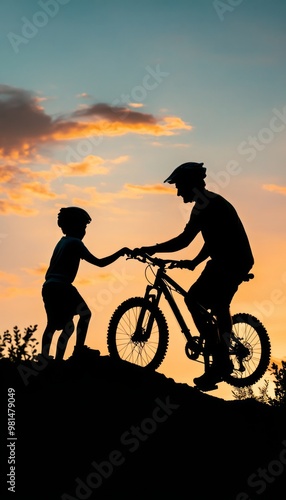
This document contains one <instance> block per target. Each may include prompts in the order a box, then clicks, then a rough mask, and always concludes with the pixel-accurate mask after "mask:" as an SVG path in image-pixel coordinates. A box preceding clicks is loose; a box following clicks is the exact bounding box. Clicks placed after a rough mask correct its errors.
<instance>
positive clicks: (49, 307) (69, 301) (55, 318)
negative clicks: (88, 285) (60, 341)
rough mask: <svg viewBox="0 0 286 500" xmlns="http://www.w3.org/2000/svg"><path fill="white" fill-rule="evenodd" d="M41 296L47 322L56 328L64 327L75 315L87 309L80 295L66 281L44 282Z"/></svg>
mask: <svg viewBox="0 0 286 500" xmlns="http://www.w3.org/2000/svg"><path fill="white" fill-rule="evenodd" d="M42 297H43V301H44V306H45V310H46V313H47V318H48V323H49V324H50V325H51V326H53V327H54V328H55V329H56V330H62V329H63V328H65V326H67V325H68V323H69V322H70V321H72V319H73V317H74V316H75V315H77V314H79V313H81V314H82V312H83V311H84V310H87V311H88V306H87V304H86V303H85V301H84V300H83V298H82V296H81V295H80V294H79V292H78V291H77V289H76V288H75V287H74V286H73V285H71V284H68V283H67V284H66V283H55V282H50V283H44V285H43V288H42Z"/></svg>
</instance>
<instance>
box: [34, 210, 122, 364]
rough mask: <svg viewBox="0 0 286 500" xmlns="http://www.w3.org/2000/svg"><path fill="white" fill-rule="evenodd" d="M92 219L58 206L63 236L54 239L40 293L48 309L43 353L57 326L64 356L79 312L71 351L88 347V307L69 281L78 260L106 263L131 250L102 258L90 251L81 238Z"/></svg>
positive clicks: (58, 354)
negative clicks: (86, 345)
mask: <svg viewBox="0 0 286 500" xmlns="http://www.w3.org/2000/svg"><path fill="white" fill-rule="evenodd" d="M90 222H91V218H90V216H89V214H88V213H87V212H86V211H85V210H83V209H82V208H78V207H67V208H61V210H60V212H59V214H58V226H59V227H60V228H61V230H62V232H63V233H64V235H65V236H63V237H62V238H61V239H60V241H59V242H58V243H57V245H56V247H55V249H54V252H53V255H52V258H51V261H50V265H49V268H48V270H47V273H46V276H45V282H44V284H43V289H42V296H43V301H44V305H45V309H46V313H47V326H46V328H45V331H44V333H43V337H42V353H41V354H42V355H43V356H45V357H48V356H49V351H50V346H51V341H52V337H53V335H54V333H55V331H56V330H62V333H61V334H60V336H59V339H58V343H57V349H56V360H62V359H63V357H64V353H65V349H66V346H67V342H68V340H69V338H70V336H71V335H72V333H73V331H74V322H73V317H74V316H75V315H79V320H78V323H77V329H76V335H77V336H76V345H75V349H74V355H80V354H81V353H82V352H84V350H85V349H87V348H86V347H85V346H84V343H85V338H86V334H87V330H88V326H89V322H90V319H91V311H90V309H89V307H88V305H87V304H86V302H85V301H84V299H83V298H82V297H81V295H80V294H79V292H78V290H77V289H76V288H75V287H74V286H73V285H72V282H73V281H74V279H75V277H76V275H77V272H78V268H79V264H80V260H81V259H83V260H86V261H87V262H89V263H90V264H93V265H94V266H99V267H105V266H107V265H109V264H112V263H113V262H114V261H115V260H117V259H118V258H119V257H121V256H123V255H126V254H130V250H129V249H128V248H122V249H121V250H118V251H117V252H115V253H114V254H112V255H109V256H108V257H103V258H101V259H99V258H97V257H95V256H94V255H92V254H91V253H90V252H89V250H88V249H87V248H86V246H85V245H84V244H83V242H82V239H83V237H84V235H85V232H86V226H87V224H89V223H90Z"/></svg>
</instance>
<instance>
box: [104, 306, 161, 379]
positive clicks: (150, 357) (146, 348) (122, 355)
mask: <svg viewBox="0 0 286 500" xmlns="http://www.w3.org/2000/svg"><path fill="white" fill-rule="evenodd" d="M139 317H140V318H141V321H142V324H140V328H139V330H140V332H139V333H138V320H139ZM150 318H151V323H150ZM150 324H151V328H150ZM148 329H150V331H149V332H148ZM146 332H148V334H146ZM168 343H169V332H168V326H167V322H166V319H165V316H164V315H163V313H162V311H161V310H160V309H158V307H154V306H153V305H152V302H149V301H148V300H146V299H144V298H143V297H133V298H130V299H127V300H125V301H124V302H123V303H122V304H121V305H120V306H118V308H117V309H116V310H115V311H114V313H113V315H112V317H111V320H110V323H109V326H108V332H107V347H108V351H109V354H110V356H111V357H112V358H114V359H117V360H118V359H121V360H124V361H129V362H130V363H133V364H135V365H138V366H142V367H144V368H148V369H152V370H156V368H158V367H159V366H160V365H161V363H162V361H163V359H164V358H165V355H166V352H167V349H168Z"/></svg>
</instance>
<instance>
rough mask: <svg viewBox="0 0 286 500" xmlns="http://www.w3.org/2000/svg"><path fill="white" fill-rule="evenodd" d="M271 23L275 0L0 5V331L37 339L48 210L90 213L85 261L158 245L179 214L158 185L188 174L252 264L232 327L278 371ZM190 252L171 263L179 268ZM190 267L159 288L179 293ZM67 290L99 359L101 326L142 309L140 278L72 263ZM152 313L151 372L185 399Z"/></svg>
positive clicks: (185, 213)
mask: <svg viewBox="0 0 286 500" xmlns="http://www.w3.org/2000/svg"><path fill="white" fill-rule="evenodd" d="M285 18H286V3H285V2H284V0H274V1H270V0H241V1H240V2H239V1H233V0H226V1H224V2H219V1H211V0H176V1H172V0H144V1H138V0H122V1H120V2H119V1H116V0H95V1H91V0H42V1H34V0H25V1H24V2H23V1H22V0H2V1H1V18H0V27H1V30H0V31H1V44H0V55H1V80H0V177H1V187H0V190H1V192H0V196H1V199H0V245H1V246H0V250H1V268H0V274H1V281H0V294H1V311H0V312H1V314H0V318H1V319H0V325H1V332H4V331H5V330H7V329H9V330H12V328H13V326H14V325H18V326H19V328H20V329H21V330H23V329H24V328H25V327H26V326H28V325H30V324H32V325H34V324H37V325H38V338H39V340H40V339H41V333H42V331H43V329H44V328H45V321H46V316H45V311H44V307H43V303H42V298H41V287H42V283H43V280H44V273H45V270H46V268H47V266H48V263H49V259H50V256H51V253H52V251H53V248H54V246H55V244H56V243H57V241H58V239H59V238H60V237H61V232H60V230H59V228H58V227H57V224H56V219H57V213H58V211H59V209H60V207H63V206H69V205H78V206H81V207H83V208H85V209H86V210H87V211H88V212H89V213H90V215H91V217H92V223H91V224H90V225H89V226H88V229H87V235H86V237H85V239H84V243H85V244H86V246H87V247H88V248H89V250H90V251H91V252H92V253H93V254H94V255H96V256H97V257H103V256H106V255H109V254H110V253H113V252H114V251H116V250H118V249H119V248H121V247H123V246H128V247H130V248H133V247H138V246H141V245H147V244H153V243H156V242H160V241H164V240H166V239H169V238H171V237H173V236H176V235H177V234H179V232H181V231H182V229H183V228H184V226H185V224H186V222H187V220H188V217H189V213H190V210H191V208H192V205H190V204H188V205H184V204H183V202H182V200H181V198H177V197H176V192H175V190H174V189H173V188H172V187H171V186H170V185H166V184H163V181H164V179H165V178H166V177H167V176H168V175H169V173H170V172H171V171H172V170H173V169H174V168H175V167H176V166H177V165H179V164H180V163H183V162H185V161H200V162H204V163H205V166H206V167H207V171H208V176H207V187H208V188H209V189H211V190H214V191H216V192H218V193H220V194H221V195H222V196H224V197H225V198H227V199H228V200H229V201H230V202H231V203H233V205H234V206H235V207H236V209H237V211H238V213H239V215H240V216H241V219H242V221H243V223H244V226H245V228H246V230H247V233H248V236H249V239H250V242H251V246H252V249H253V253H254V257H255V266H254V268H253V272H254V274H255V279H254V280H253V281H252V282H250V283H247V284H243V285H242V286H241V288H240V290H239V291H238V293H237V295H236V296H235V298H234V301H233V305H232V312H233V313H235V312H249V313H252V314H254V315H255V316H257V317H258V318H259V319H260V320H261V321H262V322H263V324H264V325H265V327H266V328H267V330H268V332H269V334H270V337H271V343H272V354H273V357H274V359H275V360H280V359H285V357H286V235H285V233H286V220H285V219H286V217H285V214H286V173H285V172H286V159H285V138H286V137H285V136H286V133H285V130H286V94H285V88H286V70H285V51H286V32H285ZM200 244H201V240H200V238H198V239H197V241H195V242H194V243H193V244H192V245H191V246H190V247H189V248H188V249H185V250H184V251H182V252H178V253H177V254H172V258H176V257H178V258H188V257H189V258H193V257H194V256H195V254H196V252H197V250H198V249H199V248H200ZM166 257H167V255H166ZM202 268H203V267H202V266H200V267H199V268H198V269H197V270H196V271H195V272H193V273H191V272H185V273H184V272H182V271H172V273H173V276H174V277H176V278H178V280H179V281H180V282H181V283H182V285H184V286H186V287H189V286H190V285H191V283H192V282H193V280H194V279H195V278H196V277H197V276H198V275H199V273H200V272H201V270H202ZM75 284H76V285H77V287H78V289H79V291H80V293H82V295H83V296H84V298H85V299H86V301H87V302H88V304H89V305H90V308H91V310H92V313H93V316H92V322H91V326H90V329H89V333H88V337H87V344H88V345H89V346H90V347H93V348H99V349H100V351H101V353H102V354H103V355H105V354H107V347H106V331H107V326H108V322H109V319H110V317H111V315H112V313H113V311H114V309H115V308H116V307H117V306H118V305H119V304H120V303H121V302H122V300H124V299H126V298H128V297H131V296H140V295H142V294H143V292H144V287H145V284H146V280H145V277H144V266H143V265H142V264H140V263H138V262H135V261H131V260H127V261H126V260H125V259H124V258H121V259H119V260H118V261H116V262H115V263H114V264H113V265H111V266H108V267H106V268H96V267H93V266H91V265H89V264H87V263H85V262H83V263H82V264H81V267H80V270H79V274H78V277H77V279H76V282H75ZM161 308H162V310H163V311H164V313H165V314H166V317H167V318H168V319H169V320H170V347H169V351H168V353H167V356H166V360H165V361H164V363H163V364H162V365H161V367H160V370H159V371H161V372H162V373H164V374H165V375H167V376H170V377H172V378H174V379H175V380H176V381H179V382H187V383H188V384H190V385H192V379H193V377H194V376H197V375H198V374H200V373H202V367H201V365H198V364H196V363H193V362H191V361H188V360H187V359H186V357H185V355H184V339H183V338H182V335H181V333H180V329H179V327H177V326H176V325H175V323H174V322H173V320H172V319H171V316H170V314H169V311H168V309H167V306H166V305H165V304H164V303H162V305H161ZM73 345H74V338H72V339H71V341H70V344H69V346H68V350H67V355H70V354H71V351H72V349H73ZM230 390H231V389H230V387H229V386H228V387H226V386H223V384H222V387H221V389H220V390H219V391H217V392H216V395H222V396H223V397H229V396H230Z"/></svg>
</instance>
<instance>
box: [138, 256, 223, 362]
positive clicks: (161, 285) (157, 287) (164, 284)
mask: <svg viewBox="0 0 286 500" xmlns="http://www.w3.org/2000/svg"><path fill="white" fill-rule="evenodd" d="M148 258H149V257H148ZM150 260H151V261H153V263H156V261H157V262H160V261H161V259H152V258H151V259H150ZM169 286H171V287H172V288H173V289H174V290H175V291H176V292H177V293H179V294H180V295H182V296H183V297H185V296H186V295H187V292H186V290H184V288H182V287H181V286H180V285H179V284H178V283H177V282H176V281H175V280H174V279H172V278H171V277H170V276H169V275H168V274H167V273H166V272H165V267H160V266H159V268H158V270H157V272H156V276H155V280H154V283H153V284H152V285H147V287H146V291H145V295H144V299H145V300H147V301H149V302H151V303H152V305H154V306H155V307H158V305H159V301H160V299H161V296H162V295H163V296H164V297H165V299H166V301H167V302H168V304H169V306H170V308H171V310H172V311H173V314H174V316H175V318H176V320H177V322H178V324H179V326H180V328H181V331H182V333H183V335H184V336H185V338H186V341H187V346H186V349H187V347H188V348H190V349H191V350H192V348H193V349H194V350H195V351H197V355H194V354H193V357H191V359H196V358H197V357H198V355H199V352H198V348H200V349H201V347H202V345H199V344H197V343H196V342H195V341H194V340H193V338H194V337H193V335H192V334H191V331H190V329H189V327H188V326H187V323H186V321H185V320H184V318H183V316H182V313H181V311H180V309H179V307H178V306H177V303H176V301H175V299H174V297H173V296H172V293H171V292H170V290H169ZM152 291H155V292H156V295H154V294H153V293H152ZM200 307H201V308H202V311H203V313H204V314H205V315H206V316H207V319H208V321H209V322H211V323H214V321H215V320H214V318H213V316H212V314H211V313H210V312H209V311H208V310H207V309H205V308H204V307H203V306H201V305H200ZM144 316H145V310H144V309H142V310H141V312H140V314H139V318H138V323H137V328H136V332H135V335H134V338H135V339H141V338H142V331H143V330H142V324H143V321H144ZM153 322H154V316H153V315H152V314H151V315H150V317H149V319H148V322H147V326H146V329H145V331H144V334H143V338H144V339H146V338H147V339H148V338H149V337H150V333H151V331H152V327H153ZM186 354H187V355H188V352H187V350H186ZM205 354H206V353H205ZM207 357H208V355H206V357H205V363H206V362H207Z"/></svg>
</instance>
